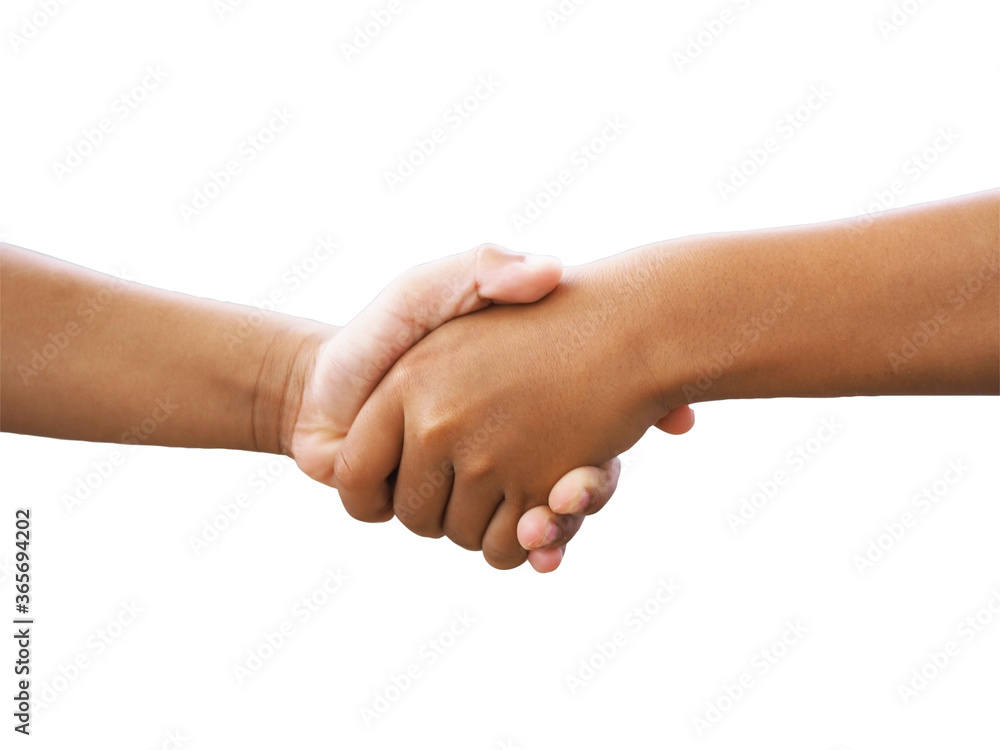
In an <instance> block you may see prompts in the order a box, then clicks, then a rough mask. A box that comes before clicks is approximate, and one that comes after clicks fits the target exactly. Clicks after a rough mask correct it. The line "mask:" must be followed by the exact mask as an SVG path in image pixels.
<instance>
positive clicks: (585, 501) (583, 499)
mask: <svg viewBox="0 0 1000 750" xmlns="http://www.w3.org/2000/svg"><path fill="white" fill-rule="evenodd" d="M588 505H590V490H586V489H585V490H581V491H580V493H579V494H578V495H577V496H576V497H574V498H573V499H572V500H571V501H570V503H569V505H568V506H566V512H567V513H579V512H580V511H582V510H583V509H584V508H586V507H587V506H588Z"/></svg>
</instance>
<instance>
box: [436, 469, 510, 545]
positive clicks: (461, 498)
mask: <svg viewBox="0 0 1000 750" xmlns="http://www.w3.org/2000/svg"><path fill="white" fill-rule="evenodd" d="M502 501H503V491H502V490H501V489H500V488H499V487H498V486H495V485H494V484H493V483H492V482H490V481H489V480H487V479H484V478H482V477H473V476H470V475H469V473H468V472H461V471H460V472H458V474H457V475H456V476H455V482H454V484H453V486H452V490H451V498H450V499H449V500H448V507H447V508H446V509H445V513H444V533H445V534H446V535H447V536H448V538H449V539H450V540H451V541H453V542H454V543H455V544H457V545H459V546H460V547H464V548H465V549H469V550H474V551H478V550H481V549H482V548H483V537H484V536H485V535H486V528H487V527H488V526H489V525H490V519H491V518H493V514H494V513H496V510H497V507H498V506H499V505H500V503H501V502H502Z"/></svg>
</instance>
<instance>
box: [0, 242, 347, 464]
mask: <svg viewBox="0 0 1000 750" xmlns="http://www.w3.org/2000/svg"><path fill="white" fill-rule="evenodd" d="M0 263H2V269H0V350H2V351H0V378H2V381H3V387H2V391H0V420H2V429H3V430H5V431H10V432H21V433H26V434H33V435H42V436H47V437H57V438H67V439H74V440H91V441H102V442H128V443H148V444H156V445H171V446H186V447H199V448H233V449H240V450H260V451H266V452H279V451H280V450H281V446H279V444H278V442H279V441H278V436H279V434H281V424H280V422H281V419H282V416H283V415H286V418H287V414H288V412H289V411H293V410H294V409H291V410H290V409H288V408H286V407H287V404H286V403H285V402H286V401H288V400H289V399H291V400H294V398H295V397H296V395H297V394H299V393H301V381H302V379H303V378H304V377H305V375H306V370H307V369H308V367H309V366H311V359H310V353H311V352H312V351H314V350H315V346H317V345H318V342H319V340H320V339H321V338H323V337H324V336H328V335H329V334H330V333H331V332H332V331H333V330H335V329H333V328H331V327H329V326H323V325H321V324H319V323H315V322H313V321H308V320H302V319H298V318H293V317H291V316H287V315H281V314H278V313H273V312H272V313H262V312H261V311H259V310H255V309H254V308H249V307H244V306H241V305H233V304H227V303H222V302H217V301H214V300H208V299H200V298H197V297H191V296H188V295H184V294H179V293H175V292H167V291H163V290H159V289H154V288H151V287H147V286H144V285H141V284H135V283H131V282H126V281H123V280H120V279H115V278H113V277H110V276H105V275H103V274H100V273H97V272H94V271H91V270H88V269H85V268H81V267H79V266H75V265H72V264H69V263H65V262H62V261H59V260H56V259H54V258H50V257H47V256H44V255H40V254H37V253H32V252H30V251H27V250H23V249H21V248H15V247H13V246H10V245H4V246H3V247H2V260H0ZM292 416H294V415H292Z"/></svg>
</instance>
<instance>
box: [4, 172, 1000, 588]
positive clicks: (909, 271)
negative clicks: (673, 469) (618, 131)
mask: <svg viewBox="0 0 1000 750" xmlns="http://www.w3.org/2000/svg"><path fill="white" fill-rule="evenodd" d="M998 205H1000V193H998V192H997V191H987V192H984V193H978V194H973V195H969V196H963V197H960V198H955V199H951V200H946V201H940V202H938V203H931V204H925V205H922V206H915V207H912V208H906V209H899V210H894V211H885V212H883V213H881V214H879V215H877V216H875V217H867V218H866V219H865V220H864V222H863V223H859V222H858V221H857V220H852V219H848V220H843V221H837V222H829V223H826V224H816V225H812V226H801V227H787V228H783V229H768V230H755V231H751V232H738V233H731V234H710V235H703V236H700V237H688V238H683V239H679V240H673V241H669V242H662V243H656V244H653V245H648V246H646V247H640V248H637V249H635V250H631V251H629V252H626V253H622V254H620V255H616V256H612V257H609V258H605V259H603V260H600V261H597V262H595V263H590V264H588V265H585V266H580V267H577V268H573V269H570V270H568V271H567V272H566V273H563V270H562V266H561V265H560V263H559V262H558V261H556V260H555V259H551V258H544V257H528V256H521V255H515V254H513V253H510V252H508V251H506V250H503V249H502V248H499V247H495V246H493V245H482V246H480V247H478V248H476V249H474V250H472V251H470V252H467V253H464V254H461V255H456V256H452V257H450V258H445V259H443V260H440V261H437V262H435V263H430V264H427V265H424V266H420V267H418V268H415V269H413V270H411V271H409V272H407V273H406V274H404V275H403V276H401V277H400V278H399V279H397V280H396V281H395V282H393V283H392V284H390V285H389V287H388V288H386V289H385V290H384V291H383V292H382V294H380V295H379V296H378V297H377V298H376V299H375V301H374V302H372V304H371V305H369V306H368V307H367V308H366V309H365V310H364V311H363V312H362V313H361V314H360V315H359V316H358V317H357V318H355V319H354V320H353V321H351V322H350V323H349V324H348V325H347V326H345V327H344V328H337V327H334V326H330V325H325V324H322V323H317V322H315V321H311V320H305V319H302V318H295V317H292V316H289V315H281V314H278V313H272V314H270V315H268V316H264V315H262V314H261V313H260V311H258V310H253V311H251V312H250V313H249V314H248V312H247V309H246V308H244V307H241V306H239V305H233V304H227V303H222V302H216V301H214V300H206V299H199V298H196V297H189V296H187V295H183V294H179V293H175V292H167V291H164V290H160V289H154V288H152V287H147V286H143V285H141V284H134V283H128V282H121V281H112V280H110V279H109V278H108V277H107V276H103V275H101V274H98V273H95V272H93V271H90V270H87V269H84V268H80V267H79V266H74V265H71V264H69V263H63V262H61V261H57V260H55V259H53V258H49V257H47V256H44V255H39V254H37V253H31V252H30V251H27V250H23V249H21V248H16V247H13V246H11V245H3V246H2V256H0V258H2V275H0V278H2V287H3V289H2V292H3V293H2V296H0V321H2V327H0V339H2V340H0V377H2V380H3V388H2V389H0V412H2V415H3V421H2V425H0V426H2V428H3V430H5V431H10V432H20V433H24V434H29V435H42V436H47V437H55V438H64V439H74V440H91V441H105V442H127V441H129V434H130V433H129V432H128V425H132V424H137V423H140V422H142V421H143V420H144V419H145V420H146V421H150V422H151V421H152V420H151V419H150V410H151V409H153V408H154V406H153V405H155V404H157V403H161V402H162V403H170V404H176V407H175V408H174V410H173V411H172V413H171V414H170V415H169V419H164V421H162V423H161V422H160V421H159V419H157V426H156V429H155V432H153V433H152V434H151V435H146V434H143V436H142V439H143V440H147V439H148V442H155V443H157V444H159V445H173V446H186V447H198V448H230V449H241V450H255V451H263V452H271V453H284V454H286V455H289V456H291V457H292V458H293V459H294V460H295V462H296V463H297V464H298V466H299V468H301V469H302V471H304V472H305V473H306V474H307V475H308V476H310V477H312V478H313V479H316V480H318V481H320V482H323V483H324V484H327V485H329V486H331V487H335V488H336V489H337V490H338V491H339V492H340V497H341V499H342V500H343V502H344V506H345V507H346V508H347V511H348V512H349V513H350V514H351V515H352V516H354V517H355V518H358V519H361V520H363V521H386V520H388V519H390V518H392V517H393V516H396V517H397V518H399V520H400V521H401V522H402V523H403V524H404V525H405V526H406V527H407V528H409V529H410V530H412V531H414V532H415V533H417V534H420V535H422V536H430V537H441V536H447V537H448V538H449V539H451V540H452V541H453V542H455V543H456V544H459V545H461V546H462V547H465V548H467V549H471V550H482V551H483V555H484V556H485V557H486V560H487V562H489V563H490V565H493V566H494V567H497V568H513V567H516V566H517V565H520V564H521V563H523V562H524V561H525V560H526V559H527V560H529V561H530V562H531V564H532V566H533V567H534V568H535V569H536V570H539V571H542V572H545V571H550V570H553V569H555V568H556V567H557V566H558V565H559V562H560V561H561V559H562V554H563V550H564V547H565V544H566V542H567V541H568V540H569V539H571V538H572V537H573V535H574V534H575V533H576V532H577V530H578V529H579V528H580V524H581V523H582V520H583V517H584V516H585V515H587V514H590V513H594V512H596V511H597V510H600V508H601V507H602V506H603V505H604V503H606V502H607V500H608V498H609V497H610V496H611V494H612V493H613V492H614V490H615V485H616V482H617V479H618V470H619V464H618V462H617V460H616V456H617V455H618V454H620V453H621V452H623V451H625V450H626V449H628V448H629V447H630V446H632V445H633V444H635V442H636V441H637V440H639V438H640V437H642V435H643V433H644V432H645V431H646V430H647V429H649V428H650V427H651V426H654V425H655V426H656V427H659V428H660V429H661V430H664V431H666V432H670V433H673V434H680V433H683V432H686V431H687V430H689V429H690V428H691V426H692V424H693V421H694V420H693V414H692V412H691V409H690V407H689V405H690V404H692V403H695V402H700V401H708V400H720V399H734V398H775V397H804V396H805V397H824V396H857V395H869V396H874V395H882V394H997V393H998V391H1000V320H998V317H997V299H998V297H1000V292H998V279H1000V237H998V234H997V226H998V225H997V210H998ZM93 300H98V301H100V308H99V310H97V311H94V309H93V307H92V305H93ZM88 311H89V312H90V314H85V313H87V312H88ZM250 315H253V316H256V319H257V320H258V323H256V324H255V325H254V326H252V327H251V328H250V330H248V332H247V336H246V337H245V338H243V337H241V338H240V342H241V343H240V345H239V346H238V347H236V349H235V350H231V351H230V352H229V353H228V354H227V353H224V352H222V351H220V350H221V347H220V346H219V335H220V332H225V331H231V330H234V329H236V330H239V329H241V328H247V326H246V321H247V319H249V317H250ZM123 373H124V374H125V375H123Z"/></svg>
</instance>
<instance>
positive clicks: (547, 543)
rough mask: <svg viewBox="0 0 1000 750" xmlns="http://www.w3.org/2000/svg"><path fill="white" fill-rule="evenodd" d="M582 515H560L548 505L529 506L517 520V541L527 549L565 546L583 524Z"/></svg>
mask: <svg viewBox="0 0 1000 750" xmlns="http://www.w3.org/2000/svg"><path fill="white" fill-rule="evenodd" d="M583 519H584V517H583V516H581V515H560V514H558V513H554V512H553V511H552V509H551V508H550V507H549V506H548V505H538V506H536V507H534V508H529V509H528V510H527V511H526V512H525V514H524V515H523V516H521V518H520V520H519V521H518V522H517V542H518V544H520V545H521V546H522V547H524V548H525V549H526V550H528V551H531V550H542V549H557V548H559V547H562V546H565V544H566V543H567V542H568V541H569V540H570V539H572V538H573V537H574V536H575V535H576V532H578V531H579V530H580V527H581V526H582V525H583Z"/></svg>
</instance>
